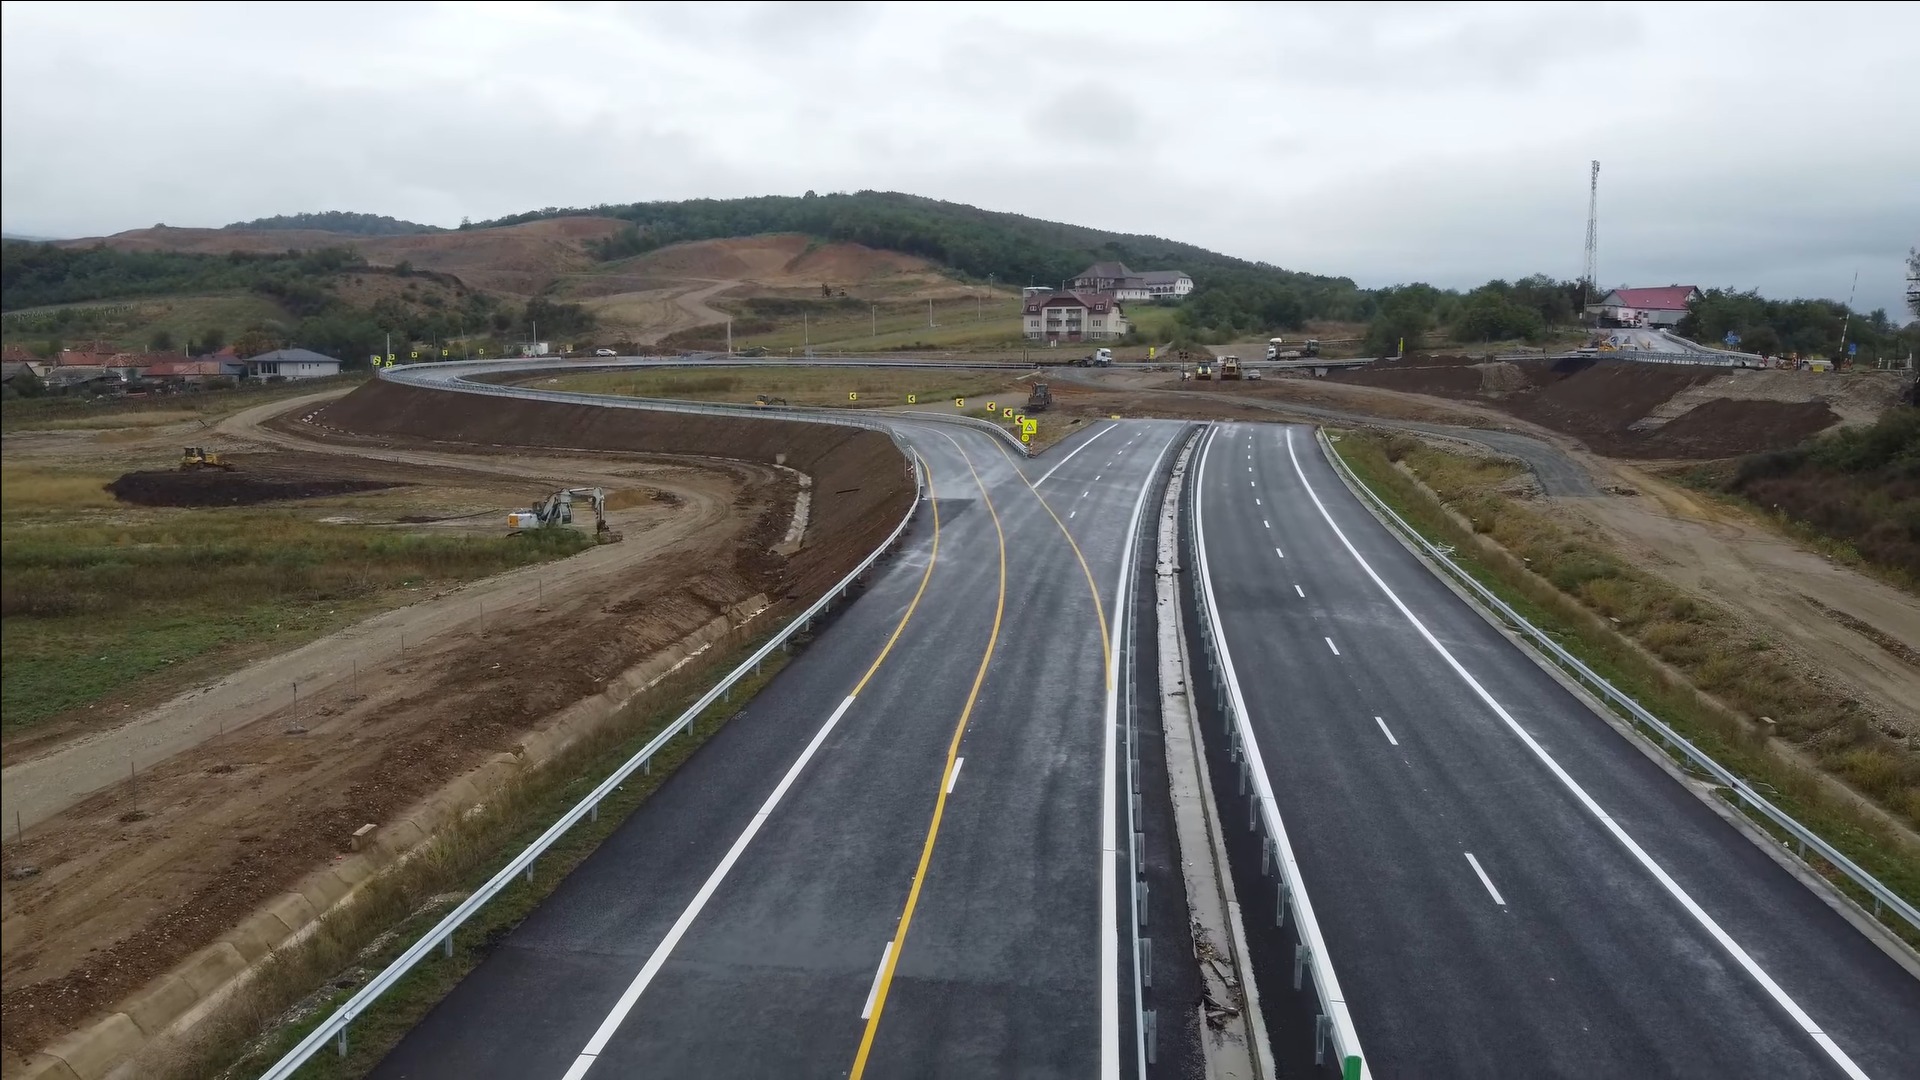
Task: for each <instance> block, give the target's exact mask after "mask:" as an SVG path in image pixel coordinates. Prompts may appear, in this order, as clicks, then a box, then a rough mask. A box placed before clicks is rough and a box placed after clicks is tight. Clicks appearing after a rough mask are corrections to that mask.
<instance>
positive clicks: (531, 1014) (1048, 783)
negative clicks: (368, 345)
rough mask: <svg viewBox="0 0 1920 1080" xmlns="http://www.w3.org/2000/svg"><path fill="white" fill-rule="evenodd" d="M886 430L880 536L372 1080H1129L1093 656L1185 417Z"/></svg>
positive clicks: (1106, 739) (431, 375)
mask: <svg viewBox="0 0 1920 1080" xmlns="http://www.w3.org/2000/svg"><path fill="white" fill-rule="evenodd" d="M520 366H524V365H520ZM489 370H499V368H495V367H490V366H485V365H435V366H434V367H431V368H418V369H411V370H407V369H398V370H396V371H394V372H390V373H388V374H389V377H394V376H398V377H401V378H403V379H404V380H406V381H409V382H413V383H416V384H418V383H422V382H426V383H428V384H433V383H439V384H441V385H443V386H444V387H445V388H446V389H448V390H449V391H454V390H458V389H461V387H460V386H459V385H458V384H457V383H456V382H455V380H457V379H458V378H460V377H461V376H464V375H470V374H474V373H477V372H481V371H489ZM513 392H514V393H520V394H526V395H527V396H534V397H547V396H556V397H557V396H558V395H548V394H543V393H542V392H540V391H537V390H515V391H513ZM568 397H569V398H570V397H571V395H569V396H568ZM607 404H609V405H610V406H613V407H618V406H619V405H620V404H623V403H622V402H620V401H618V400H617V399H608V400H607ZM624 404H627V405H632V404H633V402H631V401H628V402H625V403H624ZM884 422H885V424H886V425H887V426H888V427H889V428H891V429H892V430H893V431H894V432H895V433H896V434H897V436H898V437H899V438H900V439H901V440H902V441H903V442H904V443H905V444H906V447H907V449H908V451H909V452H911V453H913V454H916V455H918V456H919V457H920V458H921V459H922V460H923V461H924V463H925V465H926V469H927V472H928V474H929V476H930V477H931V491H930V497H929V499H928V501H927V504H926V505H924V506H923V507H922V512H921V513H920V514H919V515H918V516H917V518H916V521H915V524H914V527H913V528H912V530H911V532H910V539H909V542H908V543H907V544H906V545H905V547H904V548H903V549H902V551H901V552H900V553H899V554H898V555H897V556H896V557H894V558H893V559H891V560H890V561H889V562H888V563H887V564H886V569H885V570H884V571H882V572H880V573H879V574H877V576H876V578H875V580H874V581H873V582H872V583H871V584H870V586H869V587H868V588H867V590H866V592H865V593H864V594H863V595H862V597H861V599H860V600H859V602H858V603H855V604H853V605H851V606H849V607H848V608H846V609H844V610H843V612H842V613H841V614H839V615H838V616H836V617H835V618H834V619H833V620H831V621H830V622H829V623H828V624H827V625H826V626H825V627H824V629H823V630H822V631H821V632H820V633H819V635H818V636H817V638H816V639H815V640H814V642H813V643H812V644H811V645H810V646H809V647H808V648H807V649H806V650H805V651H804V652H802V653H801V654H800V655H799V656H798V657H797V658H796V659H795V660H794V661H793V662H792V663H791V664H790V665H789V666H787V667H786V668H785V669H784V670H782V671H781V672H780V673H779V674H778V675H777V676H776V677H775V678H774V680H773V681H772V682H771V684H769V685H768V686H767V687H766V689H764V690H763V691H761V692H760V693H759V694H758V695H757V696H756V697H755V698H754V700H753V701H752V703H751V704H749V705H748V706H746V708H744V709H743V710H742V711H741V713H740V714H739V715H738V716H736V717H735V718H733V719H732V720H731V721H730V722H729V723H728V724H726V725H725V726H724V727H723V728H721V729H720V731H719V732H718V733H717V734H715V735H714V736H713V738H712V740H711V742H710V743H709V744H708V745H706V746H704V747H703V748H702V749H701V750H700V752H698V753H697V754H695V755H694V756H693V757H692V758H691V759H690V760H689V761H687V762H686V763H685V764H684V765H683V766H681V767H680V769H679V770H678V771H677V772H676V773H675V774H674V775H673V776H672V777H671V778H670V779H669V780H668V781H667V782H666V783H664V784H663V785H662V786H661V788H660V790H659V791H658V792H656V793H655V794H654V795H653V796H652V797H651V798H650V799H648V800H647V801H646V803H645V804H644V805H642V806H641V808H640V809H639V810H638V811H636V812H635V813H634V815H633V816H632V817H631V818H630V819H629V820H628V821H627V822H625V823H624V824H623V826H622V827H621V828H620V829H619V830H618V831H617V832H616V833H615V834H614V835H613V836H611V837H610V838H609V839H608V840H607V841H606V842H605V843H604V844H603V845H602V846H601V847H600V848H599V850H598V851H596V852H595V854H594V855H593V856H592V857H591V858H589V859H588V860H587V861H586V862H585V863H584V864H582V865H581V866H580V867H579V868H578V869H577V870H575V871H574V872H573V873H572V874H571V875H570V876H569V877H568V878H567V880H566V881H565V882H563V883H562V884H561V885H560V886H559V887H558V888H557V889H556V891H555V892H554V893H553V895H552V896H551V897H549V898H548V899H547V900H546V901H545V902H544V903H543V904H542V905H541V906H540V907H539V908H538V909H537V910H535V911H534V913H533V914H532V915H531V916H530V917H529V918H528V919H527V920H526V921H525V922H524V923H523V924H521V925H520V926H519V927H518V928H517V929H516V930H515V931H514V932H513V933H512V934H510V935H508V936H507V937H506V938H505V939H504V940H503V941H502V942H500V944H499V946H498V947H497V948H496V949H495V950H494V951H493V953H492V954H491V955H490V956H489V957H488V958H487V960H486V961H485V962H484V963H483V964H481V966H480V967H479V968H477V969H476V970H475V971H474V972H472V973H471V974H470V975H469V976H467V978H466V979H465V980H464V981H462V982H461V984H460V985H459V986H458V987H457V988H456V989H455V990H454V991H453V992H452V993H451V994H450V995H449V996H448V997H447V998H446V999H445V1000H444V1001H443V1002H442V1003H441V1004H440V1005H439V1006H438V1007H436V1008H435V1009H434V1010H433V1011H432V1013H431V1014H430V1015H429V1016H428V1017H427V1018H426V1019H425V1020H424V1021H423V1022H422V1023H421V1024H420V1025H419V1026H418V1027H416V1028H415V1029H414V1030H413V1031H412V1032H410V1033H409V1034H408V1035H407V1036H406V1038H405V1039H404V1040H403V1041H402V1042H401V1043H400V1044H399V1046H398V1047H397V1048H396V1049H395V1050H394V1051H393V1052H392V1053H391V1054H390V1055H388V1057H387V1058H386V1060H385V1061H384V1062H383V1063H382V1064H381V1065H380V1067H379V1069H378V1070H377V1075H379V1076H382V1077H449V1078H452V1077H461V1078H468V1077H516V1078H518V1077H552V1078H560V1077H569V1078H574V1077H582V1076H594V1077H621V1076H630V1075H635V1074H638V1073H647V1074H651V1075H661V1076H695V1075H697V1076H742V1077H746V1076H830V1075H853V1076H859V1075H863V1074H864V1075H871V1076H874V1077H883V1076H884V1077H895V1076H928V1075H950V1076H988V1075H1025V1076H1060V1077H1069V1076H1071V1077H1084V1076H1120V1075H1122V1074H1123V1072H1124V1073H1125V1074H1127V1075H1132V1074H1133V1071H1134V1068H1133V1063H1134V1055H1133V1049H1132V1048H1133V1045H1134V1039H1133V1035H1132V1020H1131V1018H1132V1013H1133V1001H1132V997H1131V993H1132V987H1133V984H1134V983H1133V978H1134V976H1133V972H1132V970H1131V966H1130V965H1131V955H1132V947H1131V940H1130V938H1129V939H1127V942H1126V944H1125V945H1123V943H1122V930H1123V928H1122V927H1121V926H1120V925H1119V924H1118V919H1119V916H1118V912H1119V911H1120V910H1123V900H1125V899H1127V898H1128V895H1129V894H1125V893H1124V891H1123V890H1124V889H1125V888H1126V886H1125V885H1123V884H1122V883H1121V882H1119V881H1117V880H1116V862H1117V858H1118V855H1117V851H1118V847H1119V844H1118V841H1117V840H1116V834H1117V830H1118V829H1119V828H1121V827H1123V826H1121V825H1120V824H1119V822H1120V820H1121V819H1120V817H1119V815H1120V813H1121V810H1120V809H1119V807H1118V806H1117V805H1116V801H1117V791H1118V790H1119V787H1120V785H1121V784H1122V783H1124V776H1125V772H1124V770H1125V762H1124V761H1123V760H1119V759H1118V757H1117V755H1116V750H1115V716H1114V709H1115V702H1116V691H1117V685H1116V682H1117V678H1118V675H1119V672H1118V670H1117V667H1116V658H1115V657H1114V656H1113V648H1112V643H1113V641H1114V640H1115V638H1116V634H1115V629H1116V628H1115V621H1116V617H1117V615H1118V613H1119V612H1120V611H1122V610H1124V609H1125V607H1126V605H1125V604H1123V602H1122V600H1121V597H1120V595H1119V594H1120V593H1121V592H1122V591H1123V590H1125V589H1126V584H1125V581H1124V579H1123V573H1125V572H1126V571H1125V566H1124V564H1126V563H1127V561H1128V555H1127V553H1128V552H1129V551H1131V550H1132V549H1133V548H1134V547H1135V546H1136V545H1135V544H1134V540H1135V538H1136V536H1137V532H1138V529H1139V527H1140V522H1141V520H1142V519H1143V518H1144V517H1145V516H1146V515H1145V514H1144V513H1143V506H1144V503H1145V501H1146V500H1145V495H1146V492H1147V489H1148V488H1149V486H1150V484H1151V482H1152V480H1153V478H1154V477H1156V476H1158V475H1159V474H1160V473H1161V472H1162V471H1163V470H1164V468H1165V467H1166V466H1167V465H1168V464H1169V463H1170V458H1171V455H1170V453H1169V449H1170V447H1171V444H1172V443H1173V441H1174V439H1175V437H1176V436H1177V435H1178V434H1179V433H1180V432H1181V431H1183V430H1185V428H1186V425H1183V424H1179V423H1172V422H1154V421H1138V422H1126V423H1115V424H1099V425H1095V426H1093V427H1092V428H1091V429H1090V430H1088V431H1087V432H1085V433H1084V434H1081V435H1078V436H1076V438H1075V440H1072V441H1071V442H1070V444H1069V445H1067V446H1064V447H1062V448H1060V449H1059V450H1058V451H1056V452H1055V453H1054V454H1050V455H1049V457H1048V459H1047V460H1046V461H1045V462H1029V461H1027V460H1026V459H1024V457H1022V456H1021V455H1019V454H1018V453H1017V451H1014V450H1013V448H1012V447H1011V446H1009V445H1008V444H1007V443H1006V441H1005V440H1004V439H1002V438H1001V437H1000V436H998V435H996V434H994V433H991V432H988V431H984V430H980V429H978V428H975V427H970V426H964V425H959V424H953V423H944V422H932V421H922V420H917V419H913V418H906V417H889V418H887V419H886V420H885V421H884Z"/></svg>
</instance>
